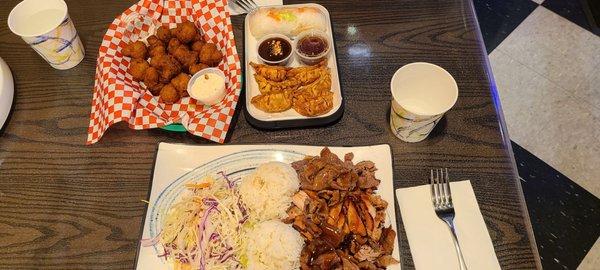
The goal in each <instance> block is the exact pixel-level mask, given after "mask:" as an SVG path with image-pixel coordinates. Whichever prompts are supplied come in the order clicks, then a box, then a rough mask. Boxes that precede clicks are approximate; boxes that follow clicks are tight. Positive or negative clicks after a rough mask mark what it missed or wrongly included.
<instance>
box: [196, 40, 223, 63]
mask: <svg viewBox="0 0 600 270" xmlns="http://www.w3.org/2000/svg"><path fill="white" fill-rule="evenodd" d="M222 59H223V54H221V51H219V49H218V48H217V45H215V44H214V43H206V44H204V46H202V49H201V51H200V62H202V63H204V64H207V65H209V66H211V67H216V66H217V65H218V64H219V63H220V62H221V60H222Z"/></svg>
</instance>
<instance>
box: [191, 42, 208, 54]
mask: <svg viewBox="0 0 600 270" xmlns="http://www.w3.org/2000/svg"><path fill="white" fill-rule="evenodd" d="M204 44H206V43H204V41H201V40H197V41H194V43H192V51H195V52H198V53H200V52H202V47H204Z"/></svg>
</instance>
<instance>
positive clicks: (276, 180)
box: [239, 162, 300, 221]
mask: <svg viewBox="0 0 600 270" xmlns="http://www.w3.org/2000/svg"><path fill="white" fill-rule="evenodd" d="M299 185H300V184H299V181H298V175H297V174H296V171H294V168H292V166H290V165H289V164H287V163H283V162H268V163H265V164H262V165H260V166H259V167H258V168H256V170H255V171H254V172H253V173H251V174H250V175H248V176H246V177H244V179H242V182H241V183H240V187H239V191H240V196H241V197H242V201H243V202H244V204H245V205H246V206H247V208H248V210H249V212H250V219H251V220H254V221H264V220H269V219H281V218H285V217H286V216H287V214H286V211H287V209H288V208H289V207H290V205H291V203H292V196H293V195H294V194H295V193H296V192H297V191H298V188H299Z"/></svg>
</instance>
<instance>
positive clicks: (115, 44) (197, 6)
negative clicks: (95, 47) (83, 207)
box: [87, 0, 242, 144]
mask: <svg viewBox="0 0 600 270" xmlns="http://www.w3.org/2000/svg"><path fill="white" fill-rule="evenodd" d="M163 5H164V6H163ZM226 7H227V0H191V1H190V0H187V1H185V0H167V1H162V0H142V1H140V2H138V3H137V4H135V5H133V6H132V7H130V8H129V9H127V10H126V11H125V12H123V14H121V15H120V16H119V17H117V18H116V19H115V20H114V21H113V22H112V24H111V25H110V26H109V27H108V31H106V34H105V35H104V38H103V39H102V45H101V46H100V52H99V55H98V61H97V66H96V79H95V83H94V96H93V100H92V112H91V115H90V125H89V127H88V138H87V144H93V143H96V142H97V141H98V140H99V139H100V138H101V137H102V135H103V134H104V132H106V130H107V129H108V127H110V126H111V125H112V124H114V123H117V122H120V121H127V122H128V123H129V127H130V128H133V129H148V128H158V127H162V126H166V125H169V124H172V123H178V122H179V123H181V124H182V125H183V126H184V127H185V128H186V129H187V130H188V132H190V133H192V134H194V135H197V136H202V137H204V138H207V139H209V140H212V141H215V142H219V143H223V141H224V140H225V135H226V134H227V130H229V125H230V123H231V119H232V117H233V114H234V112H235V107H236V104H237V102H238V98H239V95H240V89H241V73H242V71H241V65H240V59H239V56H238V54H237V51H236V48H235V41H234V39H233V27H232V25H231V20H230V17H229V11H228V10H227V8H226ZM133 12H136V13H137V14H147V16H150V17H152V18H153V19H154V20H155V21H157V22H160V23H162V24H163V25H168V26H169V27H175V26H176V24H177V23H180V22H182V21H185V20H188V21H192V22H194V23H195V24H196V26H197V27H200V29H202V32H203V35H204V39H205V41H209V42H212V43H215V44H216V45H217V47H218V48H219V49H220V50H221V52H222V53H223V55H224V59H223V61H222V62H221V64H219V69H221V70H222V71H223V72H224V73H225V76H226V77H227V79H226V86H227V87H226V88H227V96H226V97H225V98H224V99H223V101H222V102H221V103H219V104H216V105H214V106H210V107H209V106H203V105H201V104H199V103H197V102H196V101H195V100H194V99H191V98H189V97H186V98H182V99H181V100H180V101H179V102H178V103H176V104H172V105H169V104H164V103H161V102H159V101H158V97H154V96H153V95H152V94H151V93H150V92H149V91H146V90H145V88H144V87H142V86H141V85H140V84H139V83H138V82H135V81H133V79H132V77H131V75H130V74H129V73H127V67H128V66H129V61H130V58H129V57H123V55H122V54H121V50H122V48H123V47H124V46H125V44H127V43H128V42H130V40H129V37H128V35H125V34H124V33H125V27H126V26H127V24H126V23H124V22H123V19H124V18H127V16H130V15H131V14H132V13H133ZM134 14H135V13H134ZM157 27H158V26H155V28H157ZM149 29H152V27H150V25H148V24H147V23H144V24H143V25H142V26H141V27H138V28H136V29H135V31H136V32H137V31H142V32H147V31H148V30H149Z"/></svg>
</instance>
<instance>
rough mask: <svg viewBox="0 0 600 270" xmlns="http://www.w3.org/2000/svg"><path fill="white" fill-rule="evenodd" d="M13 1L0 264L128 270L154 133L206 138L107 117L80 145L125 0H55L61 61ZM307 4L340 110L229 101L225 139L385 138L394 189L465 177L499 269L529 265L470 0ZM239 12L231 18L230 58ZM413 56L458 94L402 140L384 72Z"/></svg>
mask: <svg viewBox="0 0 600 270" xmlns="http://www.w3.org/2000/svg"><path fill="white" fill-rule="evenodd" d="M17 2H18V0H7V1H2V2H1V3H0V57H2V58H3V59H4V60H5V61H6V62H7V63H8V65H9V66H10V68H11V69H12V72H13V75H14V78H15V84H16V90H15V91H16V92H15V102H14V109H13V113H12V117H11V118H10V120H9V122H8V123H7V126H6V127H5V128H4V130H3V132H2V134H0V268H10V269H31V268H43V269H76V268H85V269H131V268H133V264H134V259H135V256H136V253H137V243H138V240H139V239H138V238H139V235H140V231H141V229H142V215H143V214H144V209H145V207H146V205H145V203H143V202H142V201H141V200H142V199H145V198H147V193H148V188H149V181H150V177H151V173H152V164H153V159H154V156H155V154H156V149H157V145H158V143H159V142H177V143H189V144H207V143H212V142H208V141H206V140H204V139H202V138H198V137H194V136H192V135H190V134H186V133H183V134H182V133H172V132H168V131H164V130H160V129H158V130H143V131H134V130H131V129H129V128H128V127H127V125H126V124H124V123H119V124H117V125H115V126H113V127H111V128H110V129H109V130H108V131H107V132H106V134H105V135H104V137H103V138H102V139H101V140H100V142H98V143H96V144H95V145H91V146H86V145H85V140H86V132H87V127H88V121H89V113H90V104H91V98H92V88H93V83H94V70H95V64H96V57H97V55H98V48H99V45H100V41H101V38H102V36H103V35H104V33H105V32H106V28H107V26H108V25H109V24H110V22H112V20H113V19H114V18H115V17H116V16H117V15H119V14H120V13H121V12H122V11H123V10H125V9H126V8H127V7H129V6H130V5H131V4H133V3H134V1H131V0H130V1H111V0H96V1H75V0H71V1H69V0H67V2H68V3H67V4H68V7H69V13H70V15H71V18H72V19H73V21H74V22H75V26H76V27H77V30H78V33H79V35H80V37H81V39H82V41H83V43H84V46H85V50H86V57H85V59H84V60H83V62H82V63H81V64H79V65H78V66H77V67H75V68H73V69H70V70H66V71H60V70H55V69H53V68H51V67H50V66H49V65H48V64H46V63H45V62H44V60H42V58H41V57H39V56H38V55H37V54H36V53H35V52H34V51H33V50H32V49H30V48H29V47H28V45H26V44H25V43H24V42H23V41H22V40H21V39H20V38H19V37H17V36H15V35H14V34H12V33H11V32H10V30H9V29H8V27H7V25H6V18H7V17H8V13H9V11H10V10H11V9H12V7H13V6H14V5H16V3H17ZM285 2H286V3H292V2H296V1H285ZM315 2H319V3H320V4H322V5H323V6H325V7H326V8H327V9H328V10H329V12H330V14H331V19H332V21H333V27H334V32H335V33H334V37H335V39H336V51H337V57H338V61H339V68H340V76H341V80H342V81H341V84H342V88H343V89H344V92H345V96H344V98H345V100H346V105H345V114H344V116H343V118H342V119H341V120H340V121H339V122H338V123H336V124H334V125H331V126H329V127H325V128H313V129H295V130H284V131H261V130H257V129H254V128H252V127H251V126H250V125H249V124H248V123H247V122H246V120H245V119H244V115H243V113H242V110H243V107H244V105H243V103H240V104H239V105H238V107H237V112H236V115H237V119H234V121H233V129H232V130H230V132H231V137H230V140H229V142H228V143H257V144H260V143H288V144H311V145H332V146H337V145H370V144H380V143H388V144H390V145H391V147H392V151H393V154H394V156H393V160H394V176H395V178H396V179H395V186H396V188H398V187H409V186H415V185H421V184H425V183H426V182H427V180H426V179H427V178H428V175H429V169H431V168H438V167H448V168H449V169H450V171H451V174H452V176H453V178H454V179H457V180H458V179H470V180H471V181H472V184H473V188H474V190H475V194H476V196H477V200H478V202H479V206H480V208H481V212H482V214H483V217H484V219H485V222H486V225H487V227H488V231H489V233H490V235H491V238H492V240H493V243H494V248H495V251H496V255H497V257H498V260H499V261H500V265H501V266H502V268H503V269H531V268H536V266H537V268H541V267H539V265H540V264H539V257H538V255H537V250H536V248H535V243H534V240H533V236H532V231H531V225H530V222H529V218H528V214H527V211H526V208H525V204H524V200H523V195H522V191H521V186H520V184H519V182H518V180H517V179H518V178H517V175H516V169H515V164H514V159H513V157H512V154H511V150H510V143H509V140H508V138H507V133H506V129H505V127H504V123H503V121H502V113H501V110H500V109H499V105H498V106H496V105H495V104H496V103H498V102H499V101H498V97H497V94H496V91H495V86H494V83H493V79H492V76H491V73H490V69H489V65H488V63H487V61H488V60H487V55H486V53H485V49H484V48H483V42H482V40H481V36H480V34H479V29H478V25H477V20H476V18H475V15H474V10H473V8H472V3H471V1H468V0H466V1H460V0H444V1H433V0H403V1H396V0H372V1H359V0H357V1H353V2H351V1H346V0H330V1H315ZM243 19H244V17H243V16H236V17H233V22H234V28H235V36H236V40H237V48H238V52H239V53H240V56H241V58H242V59H243V57H242V56H243V39H242V37H243V36H242V31H243ZM418 61H425V62H431V63H435V64H437V65H440V66H442V67H444V68H445V69H447V70H448V71H449V72H450V73H451V74H452V75H453V76H454V78H455V79H456V81H457V83H458V87H459V89H460V90H459V91H460V94H459V99H458V102H457V104H456V106H455V107H454V108H453V109H452V110H451V111H449V112H448V113H447V114H446V117H445V118H443V119H444V120H442V122H441V123H440V124H439V125H438V127H437V128H436V129H435V130H434V132H433V134H431V136H430V137H429V138H428V139H426V140H425V141H423V142H420V143H414V144H411V143H404V142H401V141H400V140H398V139H396V138H395V137H394V135H393V134H392V132H391V131H390V129H389V125H388V114H389V106H390V94H389V82H390V79H391V77H392V74H393V73H394V72H395V71H396V69H398V68H399V67H401V66H402V65H405V64H407V63H411V62H418ZM397 212H398V211H397ZM397 216H400V215H399V212H398V213H397ZM398 230H399V239H400V246H401V256H402V264H403V266H404V267H406V268H407V269H409V268H413V267H414V265H413V262H412V259H411V254H410V248H409V245H408V242H407V239H406V234H405V231H404V228H403V226H402V222H401V220H399V222H398Z"/></svg>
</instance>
